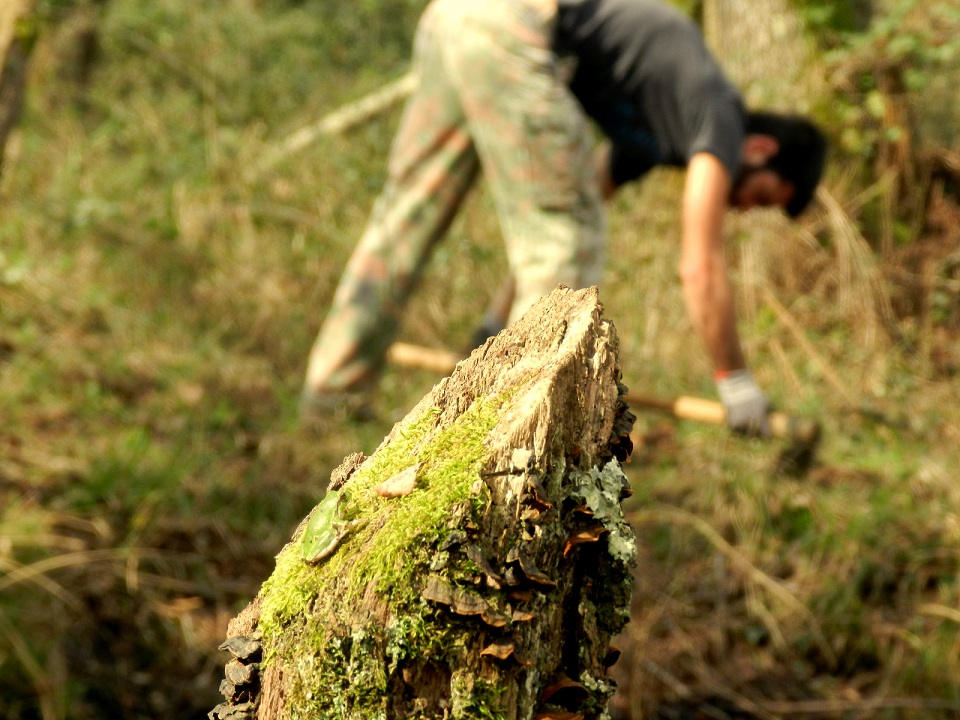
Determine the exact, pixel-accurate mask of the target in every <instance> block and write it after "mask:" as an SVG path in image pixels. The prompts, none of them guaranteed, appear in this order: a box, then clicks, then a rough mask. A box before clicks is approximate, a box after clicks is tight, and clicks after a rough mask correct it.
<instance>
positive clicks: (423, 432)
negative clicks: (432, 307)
mask: <svg viewBox="0 0 960 720" xmlns="http://www.w3.org/2000/svg"><path fill="white" fill-rule="evenodd" d="M619 378H620V370H619V364H618V354H617V339H616V334H615V331H614V328H613V326H612V325H611V324H610V323H609V322H608V321H606V320H605V319H604V318H603V316H602V312H601V306H600V304H599V301H598V296H597V291H596V289H595V288H589V289H585V290H580V291H572V290H569V289H566V288H558V289H557V290H556V291H554V292H553V293H552V294H551V295H549V296H547V297H545V298H543V299H542V300H541V301H540V302H539V303H537V304H536V305H535V306H534V307H533V308H531V310H530V311H529V312H528V313H527V314H526V315H525V316H524V317H523V318H521V319H520V320H519V321H517V322H516V323H514V325H512V326H511V327H510V328H508V329H507V330H505V331H503V332H502V333H500V334H499V335H498V336H496V337H495V338H494V339H492V340H491V341H489V342H487V343H486V344H484V345H483V346H482V347H481V348H479V349H477V350H476V351H475V352H474V353H473V354H472V355H471V356H470V357H469V358H467V359H465V360H463V361H462V362H460V363H459V365H458V366H457V367H456V369H455V370H454V372H453V374H452V375H451V376H450V377H448V378H445V379H444V380H441V381H440V382H439V383H438V384H437V385H436V386H435V387H434V389H433V391H432V392H430V393H429V394H428V395H427V396H426V397H424V398H423V400H422V401H421V402H420V403H419V404H418V405H417V406H416V407H415V408H414V409H413V410H411V411H410V413H409V414H408V415H407V417H406V418H404V419H403V420H402V421H401V422H399V423H397V425H396V426H395V427H394V428H393V430H392V432H391V433H390V434H389V435H388V436H387V437H386V438H385V439H384V440H383V442H382V443H381V445H380V446H379V447H378V448H377V450H376V452H375V453H374V454H373V455H372V456H371V457H369V458H366V459H363V458H359V457H356V456H352V457H351V458H348V460H347V462H346V464H347V465H348V466H349V467H347V468H345V469H344V470H343V471H340V472H335V475H336V478H337V483H336V484H337V486H339V484H340V483H341V482H343V478H344V477H346V480H345V482H343V484H342V486H340V489H336V490H335V489H329V490H328V492H327V495H326V497H325V498H324V500H323V502H321V503H320V505H318V506H317V508H316V509H315V510H314V511H313V512H312V513H311V514H310V516H309V517H308V518H307V519H306V520H305V521H304V522H303V523H302V524H301V526H300V528H299V529H298V530H297V532H296V533H295V535H294V538H293V540H292V541H291V543H290V544H288V545H287V546H286V547H285V548H284V550H283V551H282V552H281V553H280V555H279V556H278V559H277V567H276V570H275V571H274V573H273V575H272V576H271V577H270V578H269V579H268V580H267V581H266V582H265V583H264V585H263V586H262V588H261V590H260V593H259V595H258V596H257V598H255V599H254V601H253V602H252V603H251V604H250V606H248V608H246V609H245V610H244V611H243V612H241V613H240V615H239V616H238V617H237V618H235V619H234V621H233V622H231V624H230V627H229V630H228V635H229V637H230V640H229V644H228V645H225V650H227V651H228V652H230V653H231V654H232V655H233V656H234V657H233V660H231V663H233V664H232V665H228V669H229V673H228V675H227V678H226V679H225V681H224V685H223V686H222V687H221V690H222V692H223V694H224V696H225V702H224V704H222V705H220V706H218V707H217V708H216V709H215V710H214V711H213V713H212V714H211V716H212V717H213V718H214V720H217V719H218V718H219V719H222V720H226V718H235V717H249V718H254V717H256V718H260V720H266V719H267V718H270V719H273V718H288V717H289V718H301V717H303V718H306V717H314V718H319V717H330V718H333V717H336V718H340V719H343V720H360V719H366V718H370V719H373V718H385V719H386V720H392V719H393V718H402V717H411V716H416V717H418V718H425V719H429V718H436V719H437V720H440V718H488V717H491V718H493V717H495V718H530V717H534V716H537V715H538V714H539V713H547V714H548V715H549V714H550V713H554V714H556V713H560V714H562V716H567V715H566V714H570V715H569V716H571V717H572V716H577V717H582V718H584V720H590V719H592V718H599V717H601V716H603V715H604V713H605V708H606V704H607V701H608V699H609V697H610V696H611V695H612V693H613V690H614V684H613V682H612V681H611V680H610V678H609V677H608V675H607V668H608V666H609V665H610V664H611V663H612V662H613V661H614V660H615V658H616V657H617V655H618V653H617V652H616V651H614V650H612V649H611V647H610V640H611V638H612V637H613V636H614V635H615V634H616V633H617V632H618V631H619V630H620V629H621V628H622V627H623V625H624V624H625V623H626V620H627V617H628V614H627V613H628V607H629V601H630V593H631V587H632V580H631V576H632V570H631V568H632V565H633V563H634V558H635V552H636V548H635V545H634V534H633V530H632V529H631V527H630V525H629V524H628V523H627V522H626V521H625V519H624V516H623V512H622V510H621V505H620V501H621V500H622V498H624V497H626V496H627V495H628V494H629V491H628V485H627V482H626V478H625V477H624V475H623V473H622V471H621V470H620V466H619V461H621V460H624V459H626V457H627V456H628V454H629V451H630V445H629V443H630V439H629V431H630V428H631V426H632V423H633V417H632V415H631V414H630V413H629V410H628V409H627V407H626V404H625V403H624V401H623V398H622V394H623V386H622V385H621V384H620V382H619ZM384 488H394V489H396V488H399V489H397V490H396V492H393V491H391V492H384ZM250 643H253V646H254V647H255V650H253V651H251V645H250ZM238 648H239V649H240V650H241V651H242V652H237V649H238ZM242 655H245V656H246V657H243V656H242ZM264 658H265V659H266V660H264ZM237 665H241V666H243V668H241V667H237ZM252 666H256V667H255V671H256V672H254V673H253V674H251V673H250V672H248V671H247V670H246V669H245V668H247V667H252ZM261 671H262V672H261ZM257 675H259V680H255V679H254V678H255V677H256V676H257ZM544 716H547V715H544ZM556 716H561V715H556Z"/></svg>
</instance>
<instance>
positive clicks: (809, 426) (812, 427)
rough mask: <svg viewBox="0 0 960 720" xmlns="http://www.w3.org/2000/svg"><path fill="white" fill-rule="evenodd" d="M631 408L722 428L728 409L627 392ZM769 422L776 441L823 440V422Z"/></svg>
mask: <svg viewBox="0 0 960 720" xmlns="http://www.w3.org/2000/svg"><path fill="white" fill-rule="evenodd" d="M624 399H625V400H626V401H627V402H628V403H629V404H630V405H635V406H637V407H646V408H653V409H657V410H663V411H666V412H669V413H671V414H672V415H673V416H674V417H678V418H680V419H681V420H693V421H694V422H701V423H708V424H711V425H723V424H725V423H726V422H727V410H726V408H724V407H723V404H722V403H719V402H716V401H714V400H706V399H704V398H698V397H690V396H687V395H681V396H680V397H678V398H675V399H674V400H664V399H662V398H650V397H644V396H642V395H634V394H633V393H629V392H628V393H627V394H626V397H625V398H624ZM767 420H768V421H769V422H770V434H771V435H773V437H775V438H785V439H787V440H794V441H799V442H803V443H809V444H813V443H815V442H817V441H818V440H819V439H820V423H818V422H817V421H816V420H810V419H807V418H798V417H794V416H792V415H788V414H786V413H782V412H776V411H775V412H771V413H770V414H769V415H767Z"/></svg>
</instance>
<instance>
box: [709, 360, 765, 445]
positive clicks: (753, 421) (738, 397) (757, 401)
mask: <svg viewBox="0 0 960 720" xmlns="http://www.w3.org/2000/svg"><path fill="white" fill-rule="evenodd" d="M716 383H717V392H718V393H719V394H720V400H721V402H723V406H724V407H725V408H726V409H727V424H728V425H729V426H730V428H731V429H732V430H733V431H734V432H739V433H743V434H744V435H750V436H754V437H755V436H758V435H759V436H760V437H770V423H769V421H768V420H767V412H768V410H769V409H770V403H769V401H768V400H767V396H766V395H764V394H763V390H761V389H760V386H759V385H757V382H756V380H754V379H753V375H751V374H750V371H749V370H733V371H731V372H728V373H726V374H725V375H723V376H720V377H718V378H717V380H716Z"/></svg>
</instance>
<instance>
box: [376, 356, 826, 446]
mask: <svg viewBox="0 0 960 720" xmlns="http://www.w3.org/2000/svg"><path fill="white" fill-rule="evenodd" d="M462 359H463V357H462V356H460V355H457V354H456V353H452V352H450V351H449V350H437V349H435V348H427V347H423V346H420V345H411V344H409V343H402V342H395V343H394V344H393V345H391V346H390V349H389V350H388V351H387V360H388V361H389V362H391V363H393V364H395V365H400V366H402V367H414V368H420V369H421V370H429V371H430V372H435V373H439V374H441V375H449V374H450V373H452V372H453V370H454V368H456V366H457V363H458V362H460V361H461V360H462ZM625 400H626V401H627V402H628V403H629V404H630V405H634V406H635V407H642V408H652V409H655V410H661V411H663V412H668V413H670V414H672V415H673V416H674V417H677V418H680V419H681V420H693V421H694V422H701V423H709V424H711V425H723V424H725V423H726V422H727V411H726V409H725V408H724V407H723V404H722V403H719V402H716V401H714V400H705V399H704V398H698V397H690V396H689V395H681V396H680V397H678V398H672V399H669V400H667V399H664V398H651V397H644V396H642V395H635V394H633V393H629V392H628V393H627V394H626V397H625ZM767 419H768V420H769V421H770V433H771V434H772V435H773V437H775V438H785V439H788V440H793V441H797V442H801V443H807V444H810V445H813V444H814V443H816V442H817V441H818V440H819V439H820V423H818V422H817V421H816V420H809V419H806V418H797V417H793V416H792V415H787V414H786V413H782V412H772V413H770V414H769V415H768V416H767Z"/></svg>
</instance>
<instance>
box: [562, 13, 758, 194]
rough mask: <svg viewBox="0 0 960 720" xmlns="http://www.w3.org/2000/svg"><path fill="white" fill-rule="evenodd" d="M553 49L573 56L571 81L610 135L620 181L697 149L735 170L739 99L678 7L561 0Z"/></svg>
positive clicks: (680, 160)
mask: <svg viewBox="0 0 960 720" xmlns="http://www.w3.org/2000/svg"><path fill="white" fill-rule="evenodd" d="M554 50H555V51H556V53H557V54H558V55H560V56H562V57H572V58H574V59H575V61H576V70H575V72H574V75H573V79H572V80H571V82H570V89H571V91H572V92H573V94H574V95H575V96H576V98H577V99H578V100H579V101H580V104H581V105H582V106H583V108H584V110H585V111H586V113H587V114H588V115H589V116H590V117H591V118H593V119H594V120H595V121H596V123H597V124H598V125H599V126H600V128H601V129H602V130H603V132H604V134H606V135H607V136H608V137H609V138H610V140H611V142H612V143H613V155H612V159H611V172H612V175H613V179H614V181H615V182H616V183H617V184H618V185H619V184H622V183H624V182H627V181H629V180H632V179H634V178H637V177H640V176H641V175H643V174H644V173H645V172H647V171H648V170H650V169H651V168H652V167H654V166H655V165H677V166H684V165H686V164H687V162H688V161H689V160H690V158H691V157H692V156H693V155H694V154H696V153H698V152H709V153H711V154H713V155H715V156H716V157H717V158H719V160H720V161H721V162H722V163H723V165H724V166H725V167H726V169H727V171H728V172H729V173H730V176H731V177H735V176H736V175H737V172H738V171H739V168H740V153H741V147H742V144H743V139H744V109H743V101H742V99H741V97H740V93H739V92H738V91H737V90H736V88H734V87H733V85H732V84H731V83H730V81H729V80H727V78H726V77H725V76H724V74H723V71H722V70H721V69H720V66H719V65H718V64H717V61H716V60H715V59H714V57H713V56H712V55H711V54H710V51H709V50H707V47H706V45H705V44H704V41H703V36H702V34H701V32H700V30H699V28H698V27H697V26H696V24H695V23H694V22H693V21H692V20H691V19H690V18H688V17H687V16H686V15H684V14H683V13H681V12H680V11H679V10H677V9H676V8H674V7H672V6H670V5H667V4H665V3H663V2H657V1H656V0H559V12H558V17H557V27H556V34H555V36H554Z"/></svg>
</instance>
